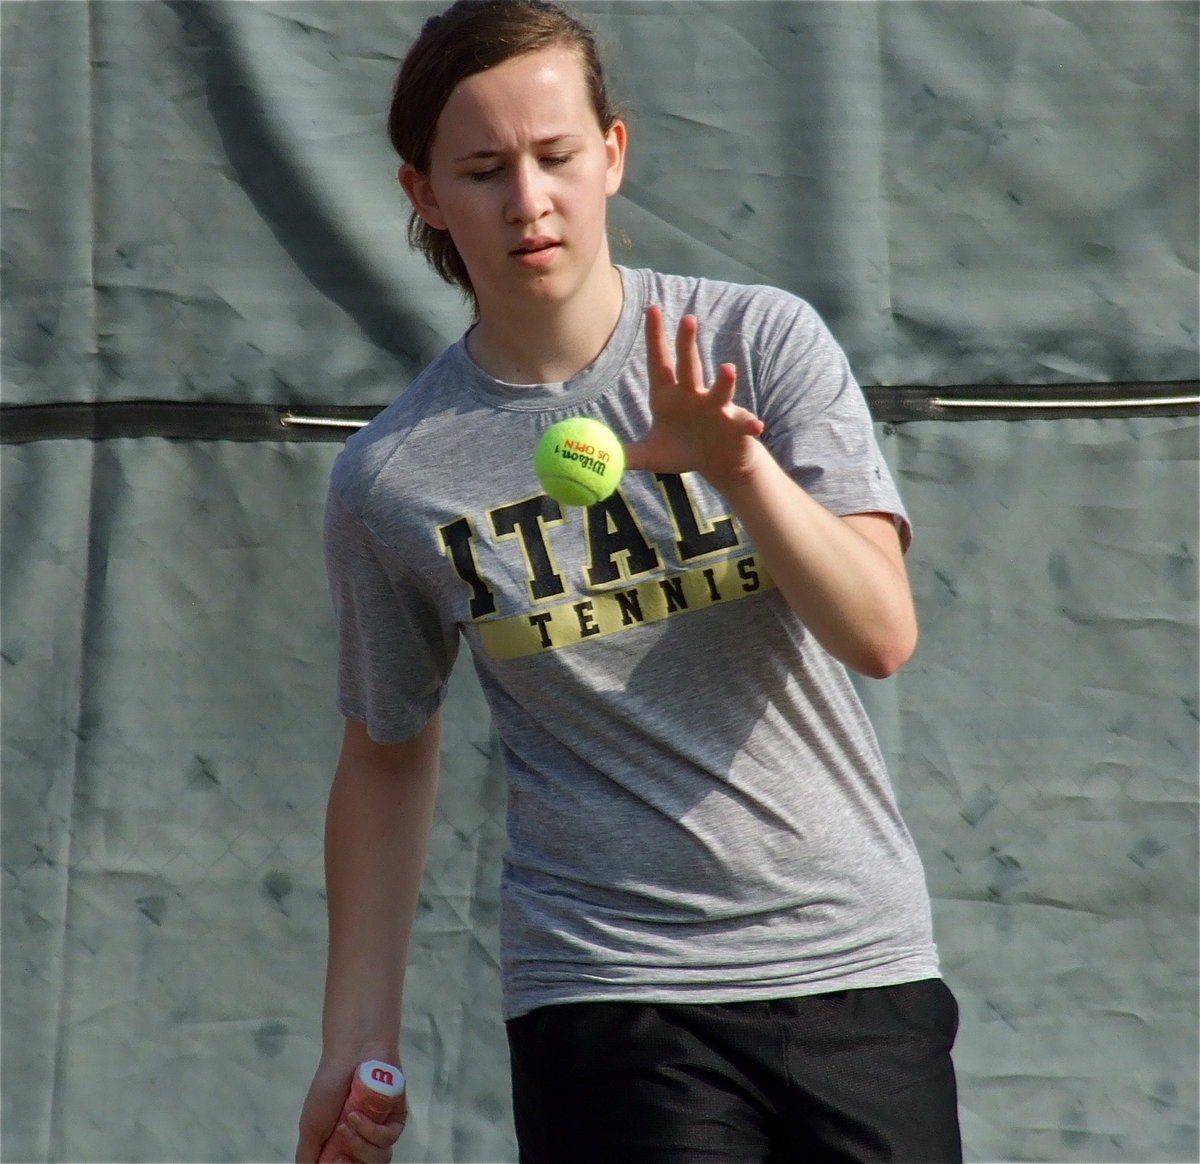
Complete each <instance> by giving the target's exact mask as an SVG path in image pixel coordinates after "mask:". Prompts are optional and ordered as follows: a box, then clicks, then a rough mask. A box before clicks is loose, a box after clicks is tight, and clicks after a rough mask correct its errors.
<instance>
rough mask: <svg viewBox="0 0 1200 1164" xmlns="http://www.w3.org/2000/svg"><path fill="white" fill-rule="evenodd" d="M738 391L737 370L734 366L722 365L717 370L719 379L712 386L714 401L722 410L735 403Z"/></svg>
mask: <svg viewBox="0 0 1200 1164" xmlns="http://www.w3.org/2000/svg"><path fill="white" fill-rule="evenodd" d="M736 389H737V368H736V367H735V366H734V365H733V364H722V365H721V366H720V367H719V368H718V369H717V379H716V381H715V382H714V384H713V386H712V396H713V401H714V403H716V404H717V405H718V406H720V407H721V408H724V407H725V405H727V404H731V403H732V402H733V394H734V391H735V390H736Z"/></svg>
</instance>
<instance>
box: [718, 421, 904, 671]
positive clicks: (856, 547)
mask: <svg viewBox="0 0 1200 1164" xmlns="http://www.w3.org/2000/svg"><path fill="white" fill-rule="evenodd" d="M713 484H714V485H716V486H717V488H719V489H720V490H721V493H722V495H723V496H724V497H725V499H726V501H727V502H728V503H729V505H730V508H731V509H732V510H733V513H734V515H735V516H736V517H737V519H738V521H739V522H740V523H741V525H742V527H743V529H745V531H746V533H747V534H748V535H749V536H750V538H751V540H752V541H753V542H754V545H755V547H756V548H757V550H758V552H759V553H760V554H761V556H762V559H763V561H764V563H765V564H766V566H767V569H768V570H769V571H770V572H771V576H772V577H773V578H774V580H775V583H776V585H777V586H778V587H779V590H780V592H781V593H782V594H783V596H784V598H785V599H786V600H787V602H788V604H789V605H790V606H791V608H792V609H793V610H794V611H795V612H796V615H797V616H798V617H799V619H800V620H801V622H803V623H804V625H805V627H806V628H807V629H808V631H809V632H810V633H812V634H813V635H814V636H815V637H816V639H817V641H818V642H820V643H821V645H822V646H823V647H824V648H825V649H826V650H827V651H829V653H830V654H831V655H833V656H834V657H835V658H836V659H838V660H840V661H841V662H842V663H844V664H845V665H846V666H847V667H850V668H852V669H853V670H855V671H858V672H861V673H862V674H864V675H869V676H872V677H875V678H882V677H884V676H887V675H890V674H892V673H893V672H894V671H896V670H897V669H898V668H899V667H901V666H902V665H903V664H904V663H905V662H907V660H908V659H909V657H910V656H911V655H912V652H913V650H914V648H915V647H916V641H917V621H916V614H915V612H914V609H913V602H912V593H911V590H910V588H909V584H908V577H907V573H906V571H905V569H904V562H903V558H902V556H901V553H900V548H899V538H898V537H897V536H896V534H895V532H894V526H893V525H892V523H891V522H890V521H889V520H887V519H883V520H881V519H879V518H878V517H877V516H875V515H868V514H863V515H854V516H853V517H849V518H846V517H839V516H837V515H835V514H834V513H832V512H830V511H829V510H828V509H826V508H825V507H824V506H823V505H821V504H820V503H819V502H818V501H816V500H815V499H814V498H813V497H812V496H810V495H809V494H808V493H807V492H806V491H805V490H804V489H802V488H801V487H800V486H799V485H798V484H796V482H795V481H793V480H792V479H791V478H790V477H789V476H788V475H787V473H785V472H784V470H783V469H782V468H781V467H780V466H779V464H778V463H777V462H776V461H775V459H774V457H772V456H771V454H770V453H769V452H768V450H767V449H766V447H765V446H763V445H762V444H759V443H758V442H755V448H754V451H753V453H752V455H751V456H750V457H749V458H747V461H746V463H745V465H744V467H743V468H742V469H741V470H740V471H739V472H738V473H737V474H736V475H735V476H731V477H726V478H724V479H722V480H713Z"/></svg>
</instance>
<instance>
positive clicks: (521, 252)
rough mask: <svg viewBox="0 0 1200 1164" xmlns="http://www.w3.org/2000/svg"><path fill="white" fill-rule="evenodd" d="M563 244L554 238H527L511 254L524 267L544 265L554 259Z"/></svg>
mask: <svg viewBox="0 0 1200 1164" xmlns="http://www.w3.org/2000/svg"><path fill="white" fill-rule="evenodd" d="M561 246H562V243H560V242H559V241H558V239H554V238H546V237H538V238H527V239H526V240H525V241H524V242H523V243H521V245H520V246H519V247H516V248H514V249H513V250H511V251H510V252H509V254H511V255H512V257H513V258H514V259H516V261H517V262H518V263H519V264H520V265H521V266H523V267H543V266H545V265H546V264H547V263H549V262H551V261H552V260H553V258H554V256H555V255H556V254H557V253H558V249H559V247H561Z"/></svg>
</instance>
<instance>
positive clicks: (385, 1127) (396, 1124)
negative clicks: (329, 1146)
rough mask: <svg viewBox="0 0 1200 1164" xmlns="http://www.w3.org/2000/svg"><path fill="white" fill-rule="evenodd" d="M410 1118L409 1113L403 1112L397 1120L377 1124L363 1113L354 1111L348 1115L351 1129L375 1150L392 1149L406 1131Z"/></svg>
mask: <svg viewBox="0 0 1200 1164" xmlns="http://www.w3.org/2000/svg"><path fill="white" fill-rule="evenodd" d="M407 1118H408V1113H407V1112H401V1113H400V1114H399V1115H397V1116H396V1118H395V1119H393V1120H391V1121H390V1122H388V1123H386V1124H377V1123H375V1122H374V1121H372V1120H369V1119H367V1117H366V1116H364V1115H363V1114H362V1113H361V1112H357V1111H352V1112H349V1113H348V1115H347V1119H348V1120H349V1122H350V1126H351V1128H352V1129H353V1130H354V1132H355V1134H356V1135H358V1136H359V1137H360V1138H361V1139H362V1140H364V1141H366V1143H368V1144H370V1145H371V1146H372V1147H375V1148H383V1149H385V1150H386V1149H390V1148H391V1147H392V1145H393V1144H394V1143H395V1142H396V1141H397V1140H398V1139H399V1138H400V1133H401V1132H402V1131H404V1124H405V1122H406V1120H407Z"/></svg>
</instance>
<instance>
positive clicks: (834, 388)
mask: <svg viewBox="0 0 1200 1164" xmlns="http://www.w3.org/2000/svg"><path fill="white" fill-rule="evenodd" d="M791 306H792V310H790V311H782V312H781V313H780V314H779V315H778V316H777V317H776V318H775V319H774V320H772V321H771V323H772V326H771V327H770V328H769V329H768V333H767V335H766V336H764V340H765V341H766V347H765V361H764V367H763V369H762V373H761V375H760V379H759V401H758V405H759V415H760V416H761V418H762V420H763V423H764V425H765V430H764V433H763V440H764V442H765V443H766V445H767V447H768V448H769V449H770V450H771V452H772V454H773V455H774V456H775V458H776V460H778V461H779V463H780V464H781V465H782V466H783V467H784V468H785V469H786V470H787V472H788V473H789V474H790V475H791V476H792V477H793V478H794V479H795V480H796V481H797V482H799V484H800V485H801V486H802V487H803V488H804V489H805V490H806V491H807V492H808V493H810V494H812V496H813V497H815V498H816V499H817V500H818V501H820V502H821V504H822V505H824V506H825V507H826V508H827V509H829V510H830V511H832V512H833V513H836V514H838V515H839V516H845V515H847V514H851V513H872V512H878V513H890V514H892V515H893V517H894V518H895V520H896V528H897V530H898V532H899V534H900V542H901V545H902V546H903V548H904V549H907V548H908V546H909V544H910V542H911V541H912V527H911V525H910V523H909V519H908V514H907V512H906V511H905V508H904V503H903V501H902V500H901V498H900V494H899V491H898V489H897V488H896V484H895V481H894V480H893V478H892V474H891V471H890V470H889V469H888V466H887V462H886V461H885V460H884V457H883V452H882V450H881V449H880V448H879V443H878V441H877V440H876V438H875V430H874V426H873V421H872V419H871V413H870V409H869V408H868V407H867V402H866V398H865V397H864V395H863V392H862V389H861V388H860V387H859V385H858V382H857V381H856V380H855V378H854V374H853V372H852V371H851V370H850V365H849V362H848V361H847V359H846V356H845V353H844V352H843V351H842V349H841V347H840V346H839V345H838V343H837V341H836V340H835V339H834V338H833V336H832V335H831V334H830V332H829V330H828V328H827V327H826V326H825V324H824V323H823V322H822V320H821V319H820V317H819V316H818V315H817V313H816V312H815V311H814V310H813V308H812V307H811V306H810V305H809V304H807V303H805V302H804V301H803V300H798V299H792V300H791ZM768 336H769V338H768Z"/></svg>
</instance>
